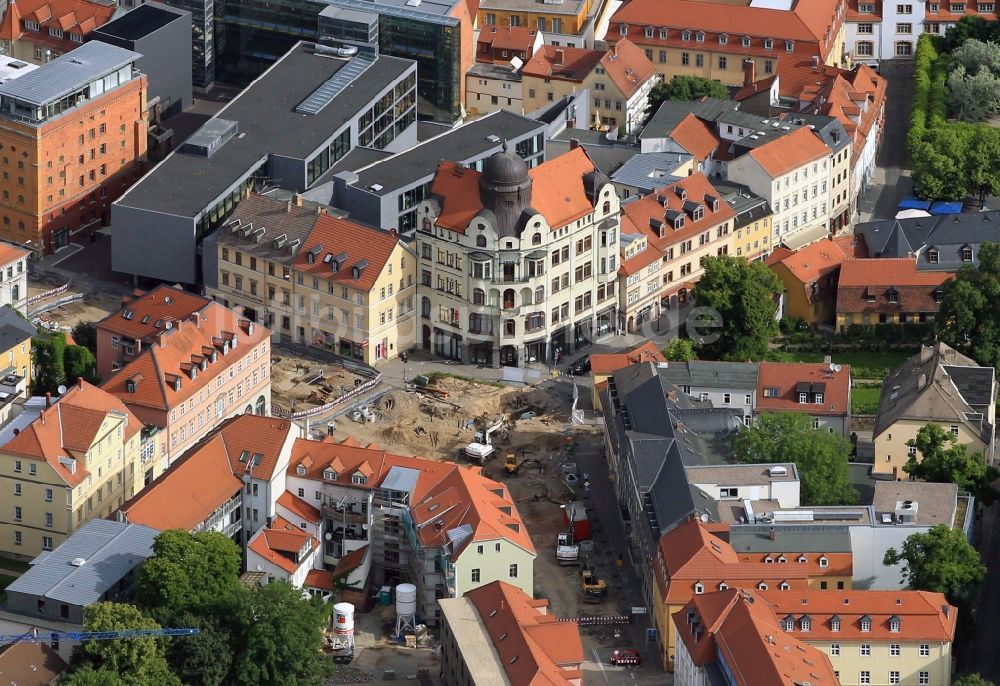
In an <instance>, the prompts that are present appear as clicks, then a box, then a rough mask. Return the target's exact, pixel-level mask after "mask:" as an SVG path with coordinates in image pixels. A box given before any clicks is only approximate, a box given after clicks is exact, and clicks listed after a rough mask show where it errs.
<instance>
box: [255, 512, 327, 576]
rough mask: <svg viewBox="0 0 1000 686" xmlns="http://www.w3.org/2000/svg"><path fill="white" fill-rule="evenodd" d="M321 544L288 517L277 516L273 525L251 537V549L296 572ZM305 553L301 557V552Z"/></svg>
mask: <svg viewBox="0 0 1000 686" xmlns="http://www.w3.org/2000/svg"><path fill="white" fill-rule="evenodd" d="M318 546H319V541H317V540H316V538H315V537H314V536H312V535H311V534H309V533H307V532H305V531H302V530H301V529H299V528H298V527H296V526H295V525H294V524H292V523H291V522H289V521H288V520H287V519H283V518H281V517H275V518H274V521H273V522H272V523H271V526H269V527H265V528H263V529H261V530H260V531H259V532H257V535H256V536H254V537H253V538H252V539H250V543H249V544H248V545H247V548H248V549H249V550H252V551H254V552H255V553H257V555H259V556H261V557H262V558H264V559H265V560H267V561H269V562H271V563H272V564H274V565H276V566H278V567H281V568H282V569H283V570H285V571H286V572H288V573H289V574H294V573H295V571H296V570H298V568H299V567H301V566H302V565H303V564H304V563H305V557H306V555H308V554H309V553H311V552H312V551H313V550H315V549H316V548H317V547H318ZM303 549H305V555H303V556H302V559H299V552H300V551H302V550H303Z"/></svg>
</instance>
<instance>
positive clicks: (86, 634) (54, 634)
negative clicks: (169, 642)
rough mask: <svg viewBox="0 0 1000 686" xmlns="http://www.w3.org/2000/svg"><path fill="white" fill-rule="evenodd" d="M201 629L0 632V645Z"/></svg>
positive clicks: (178, 633)
mask: <svg viewBox="0 0 1000 686" xmlns="http://www.w3.org/2000/svg"><path fill="white" fill-rule="evenodd" d="M199 633H201V629H131V630H128V631H39V630H38V629H32V630H31V631H29V632H27V633H24V634H0V645H5V644H7V643H49V642H53V643H54V642H56V641H114V640H118V639H122V638H150V637H156V638H158V637H160V636H194V635H195V634H199Z"/></svg>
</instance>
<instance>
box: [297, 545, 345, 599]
mask: <svg viewBox="0 0 1000 686" xmlns="http://www.w3.org/2000/svg"><path fill="white" fill-rule="evenodd" d="M355 552H356V551H355ZM351 554H352V555H353V554H354V553H351ZM302 585H303V586H305V587H306V588H318V589H320V590H321V591H333V590H335V589H336V588H337V586H336V584H334V583H333V572H330V571H327V570H325V569H310V570H309V571H308V572H307V573H306V580H305V583H303V584H302Z"/></svg>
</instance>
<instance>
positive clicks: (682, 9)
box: [607, 0, 847, 86]
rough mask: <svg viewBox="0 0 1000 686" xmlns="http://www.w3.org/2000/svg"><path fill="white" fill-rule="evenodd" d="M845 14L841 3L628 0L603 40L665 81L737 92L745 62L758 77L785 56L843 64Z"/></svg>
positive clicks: (831, 0) (771, 70)
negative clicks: (631, 51) (695, 81)
mask: <svg viewBox="0 0 1000 686" xmlns="http://www.w3.org/2000/svg"><path fill="white" fill-rule="evenodd" d="M846 15H847V9H846V5H845V2H844V0H814V1H811V2H810V1H809V0H782V1H780V2H764V1H757V2H750V3H747V4H743V3H733V2H710V1H702V0H694V1H692V0H667V2H663V1H662V0H634V1H633V2H628V3H625V4H624V5H623V6H622V7H621V8H619V9H618V10H617V11H616V12H615V13H614V15H613V16H612V17H611V21H610V24H609V26H608V33H607V40H608V41H614V40H618V39H619V38H628V39H629V40H631V41H633V42H634V43H635V44H636V45H638V46H639V47H640V48H642V49H643V50H645V51H646V53H647V55H648V56H649V57H650V59H651V60H652V61H653V63H654V64H655V65H656V67H657V69H658V70H659V72H660V73H661V74H662V75H663V78H664V79H665V80H669V79H671V78H673V77H674V76H677V75H694V76H701V77H704V78H707V79H712V80H715V81H720V82H721V83H723V84H725V85H728V86H739V85H742V83H743V62H744V60H752V61H753V63H754V65H755V68H756V70H757V73H759V74H773V73H774V72H775V68H776V65H777V63H778V60H779V59H782V58H784V59H788V58H789V57H801V58H805V59H811V58H813V57H816V58H818V59H819V60H820V61H821V62H825V63H826V64H832V65H839V64H842V63H843V62H844V59H845V56H844V19H845V17H846Z"/></svg>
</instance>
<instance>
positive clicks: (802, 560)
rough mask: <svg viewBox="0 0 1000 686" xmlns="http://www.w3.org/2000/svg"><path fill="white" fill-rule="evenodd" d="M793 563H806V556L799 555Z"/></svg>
mask: <svg viewBox="0 0 1000 686" xmlns="http://www.w3.org/2000/svg"><path fill="white" fill-rule="evenodd" d="M795 561H796V562H806V556H805V555H799V557H798V559H797V560H795Z"/></svg>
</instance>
